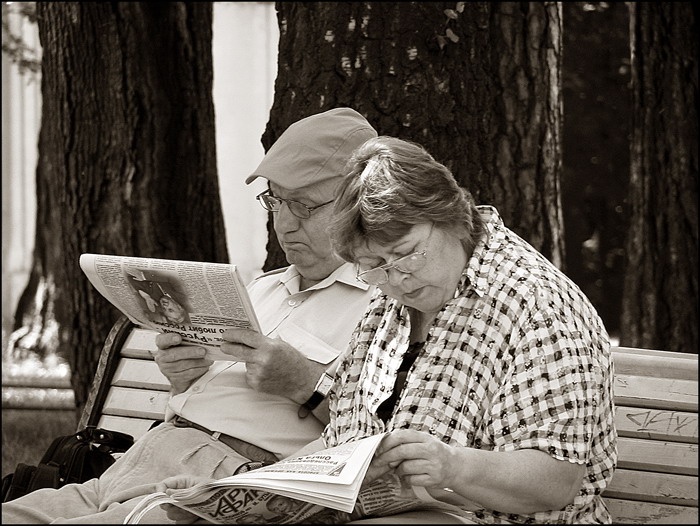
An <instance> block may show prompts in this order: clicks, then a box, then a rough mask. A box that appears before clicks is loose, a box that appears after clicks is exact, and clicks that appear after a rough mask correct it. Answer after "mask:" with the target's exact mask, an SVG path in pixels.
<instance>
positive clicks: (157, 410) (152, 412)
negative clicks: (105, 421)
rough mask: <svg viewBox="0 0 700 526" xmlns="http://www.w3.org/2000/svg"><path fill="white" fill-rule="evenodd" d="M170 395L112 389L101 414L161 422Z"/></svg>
mask: <svg viewBox="0 0 700 526" xmlns="http://www.w3.org/2000/svg"><path fill="white" fill-rule="evenodd" d="M169 398H170V394H169V393H168V392H167V391H150V390H146V389H132V388H129V387H112V389H110V390H109V393H108V394H107V398H106V399H105V403H104V406H103V408H102V413H103V414H107V415H117V416H127V417H128V416H130V417H136V418H150V419H153V420H162V419H163V415H164V414H165V409H166V407H167V404H168V400H169Z"/></svg>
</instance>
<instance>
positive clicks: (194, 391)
mask: <svg viewBox="0 0 700 526" xmlns="http://www.w3.org/2000/svg"><path fill="white" fill-rule="evenodd" d="M201 390H202V388H201V387H199V386H196V387H193V388H192V392H193V393H198V392H200V391H201Z"/></svg>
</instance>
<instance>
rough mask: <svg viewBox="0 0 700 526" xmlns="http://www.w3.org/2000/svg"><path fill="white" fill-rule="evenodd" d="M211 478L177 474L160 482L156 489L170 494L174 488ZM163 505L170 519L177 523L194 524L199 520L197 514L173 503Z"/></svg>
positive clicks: (185, 486)
mask: <svg viewBox="0 0 700 526" xmlns="http://www.w3.org/2000/svg"><path fill="white" fill-rule="evenodd" d="M210 480H212V479H210V478H206V477H195V476H193V475H176V476H174V477H170V478H167V479H165V480H164V481H162V482H160V483H159V484H158V485H157V486H156V491H162V492H163V493H167V494H168V495H170V494H171V493H172V492H173V491H174V490H178V489H186V488H191V487H192V486H194V485H196V484H199V483H204V482H209V481H210ZM161 507H162V508H163V510H165V512H166V513H167V514H168V519H170V520H171V521H173V522H175V523H177V524H192V523H194V522H195V521H198V520H199V517H198V516H197V515H195V514H193V513H190V512H189V511H186V510H183V509H182V508H179V507H177V506H173V505H172V504H161Z"/></svg>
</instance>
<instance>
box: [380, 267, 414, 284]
mask: <svg viewBox="0 0 700 526" xmlns="http://www.w3.org/2000/svg"><path fill="white" fill-rule="evenodd" d="M384 271H385V272H386V275H387V277H388V278H389V279H388V281H389V285H391V286H392V287H398V286H399V285H400V284H401V282H402V281H403V280H405V279H406V278H407V277H408V275H409V274H408V273H407V272H401V271H400V270H399V269H397V268H396V267H391V268H389V269H385V270H384Z"/></svg>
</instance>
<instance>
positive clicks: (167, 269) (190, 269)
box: [80, 254, 260, 360]
mask: <svg viewBox="0 0 700 526" xmlns="http://www.w3.org/2000/svg"><path fill="white" fill-rule="evenodd" d="M80 268H81V269H82V270H83V272H84V273H85V275H86V276H87V277H88V279H89V280H90V282H91V283H92V285H93V286H94V287H95V288H96V289H97V290H98V291H99V292H100V294H102V295H103V296H104V297H105V298H107V300H109V301H110V302H111V303H112V304H113V305H114V306H115V307H117V308H118V309H119V310H120V311H121V312H123V313H124V314H125V315H126V316H127V317H128V318H129V319H130V320H131V321H132V322H133V323H134V324H136V325H139V326H141V327H144V328H147V329H153V330H157V331H160V332H176V333H178V334H180V335H181V336H182V340H183V342H184V343H193V344H197V345H200V346H202V347H205V348H206V349H207V356H208V357H209V358H211V359H213V360H230V359H231V357H230V356H228V355H227V354H225V353H223V352H222V351H221V342H222V338H221V334H222V333H223V332H224V331H225V330H226V329H229V328H245V329H253V330H256V331H258V332H260V325H259V323H258V320H257V317H256V315H255V311H254V310H253V306H252V304H251V301H250V298H249V297H248V291H247V290H246V288H245V286H244V284H243V282H242V280H241V277H240V274H239V272H238V268H237V267H236V265H229V264H224V263H200V262H196V261H178V260H171V259H154V258H138V257H127V256H111V255H104V254H82V255H81V256H80Z"/></svg>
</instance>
